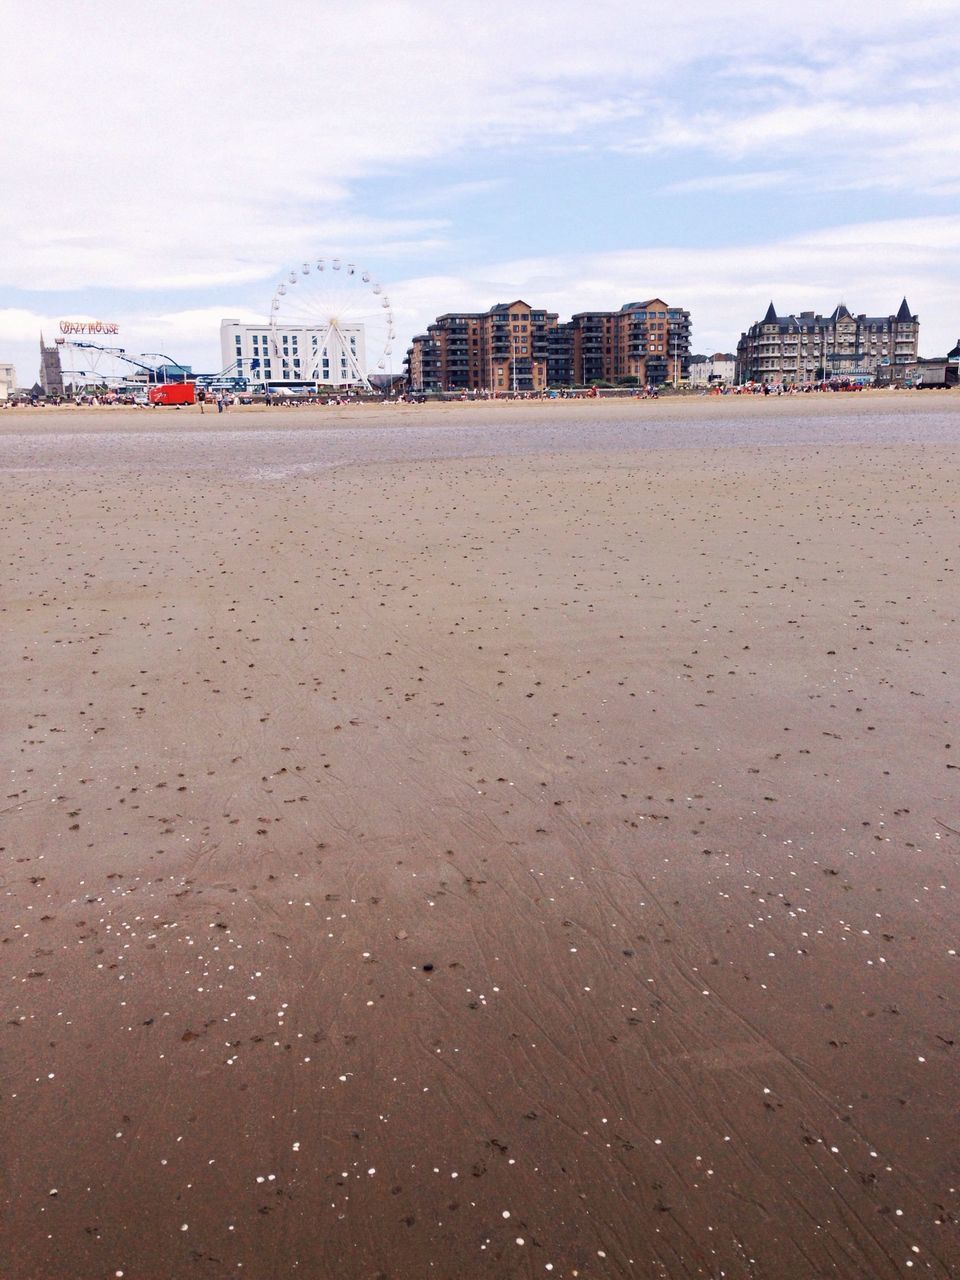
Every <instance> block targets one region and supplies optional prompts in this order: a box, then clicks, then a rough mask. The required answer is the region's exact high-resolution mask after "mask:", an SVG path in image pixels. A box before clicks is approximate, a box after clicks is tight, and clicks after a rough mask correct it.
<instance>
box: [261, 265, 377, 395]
mask: <svg viewBox="0 0 960 1280" xmlns="http://www.w3.org/2000/svg"><path fill="white" fill-rule="evenodd" d="M395 338H396V328H395V325H394V317H393V310H392V308H391V306H390V299H389V298H388V297H387V295H386V294H385V293H384V291H383V286H382V285H380V284H379V283H378V282H377V281H376V280H374V279H373V277H372V276H371V274H370V272H369V271H366V270H364V269H363V268H362V267H358V266H357V265H356V264H355V263H353V262H344V261H342V260H341V259H340V258H331V259H324V258H315V259H313V260H312V261H309V262H304V263H302V264H301V265H300V266H298V267H294V268H293V269H292V270H291V271H289V272H288V273H287V274H286V275H285V276H284V278H283V280H281V282H280V284H279V285H278V286H277V290H276V292H275V293H274V295H273V300H272V301H271V303H270V339H271V346H272V354H273V357H274V359H275V360H276V361H277V365H278V369H279V370H282V374H283V379H284V381H292V382H302V383H307V382H312V383H326V384H329V385H332V386H361V387H364V388H365V389H366V390H370V389H371V387H370V375H371V374H374V375H376V374H384V373H388V372H389V373H392V359H391V357H392V353H393V343H394V339H395Z"/></svg>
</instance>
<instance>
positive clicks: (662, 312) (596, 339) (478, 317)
mask: <svg viewBox="0 0 960 1280" xmlns="http://www.w3.org/2000/svg"><path fill="white" fill-rule="evenodd" d="M689 360H690V313H689V311H684V310H683V309H682V308H679V307H670V306H668V305H667V303H665V302H664V301H663V300H662V299H660V298H651V299H648V300H647V301H645V302H629V303H627V304H626V305H625V306H623V307H621V308H620V310H619V311H582V312H579V313H578V314H577V315H575V316H573V317H572V318H571V319H570V320H568V321H566V322H564V323H562V324H561V323H560V322H559V317H558V316H557V315H556V313H554V312H550V311H545V310H538V309H537V308H535V307H531V305H530V304H529V303H527V302H524V301H523V300H522V299H520V298H518V299H515V300H514V301H513V302H509V303H497V305H496V306H493V307H491V308H490V310H489V311H484V312H469V313H465V312H457V313H453V312H451V313H447V314H446V315H441V316H438V317H437V319H436V320H435V321H434V323H433V324H431V325H429V326H428V328H427V331H426V333H421V334H417V336H416V337H415V338H414V339H413V343H412V345H411V347H410V349H409V350H408V352H407V357H406V362H405V363H406V367H407V377H408V381H409V384H410V386H411V388H412V389H413V390H415V391H426V392H441V391H474V392H493V393H504V392H538V391H544V390H546V389H547V387H571V386H587V385H590V384H596V383H614V384H615V383H621V384H630V383H636V384H637V385H638V386H639V385H643V386H646V385H654V386H659V385H661V384H662V383H664V382H667V381H673V382H674V383H679V382H680V381H681V380H682V379H684V378H685V377H686V373H687V366H688V364H689Z"/></svg>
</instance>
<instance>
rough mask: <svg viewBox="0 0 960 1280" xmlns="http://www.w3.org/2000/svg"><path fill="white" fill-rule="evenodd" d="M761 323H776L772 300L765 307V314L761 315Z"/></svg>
mask: <svg viewBox="0 0 960 1280" xmlns="http://www.w3.org/2000/svg"><path fill="white" fill-rule="evenodd" d="M761 323H762V324H776V323H777V313H776V311H775V310H774V307H773V302H771V303H770V305H769V307H767V314H766V315H765V316H764V317H763V320H762V321H761Z"/></svg>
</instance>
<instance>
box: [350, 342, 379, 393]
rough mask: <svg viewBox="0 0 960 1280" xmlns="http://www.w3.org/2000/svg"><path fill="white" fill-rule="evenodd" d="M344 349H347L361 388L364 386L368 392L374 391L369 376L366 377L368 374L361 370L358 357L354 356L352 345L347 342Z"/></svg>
mask: <svg viewBox="0 0 960 1280" xmlns="http://www.w3.org/2000/svg"><path fill="white" fill-rule="evenodd" d="M344 348H345V350H346V352H347V357H348V359H349V361H350V364H351V366H352V368H353V372H354V373H355V374H356V375H357V380H358V381H359V383H360V385H361V386H362V387H363V388H364V389H365V390H366V391H372V390H373V387H372V386H371V385H370V379H369V378H368V377H367V375H366V374H365V373H364V372H363V370H362V369H361V368H360V364H359V362H358V360H357V357H356V356H355V355H354V353H353V348H352V347H351V346H350V343H349V342H345V343H344Z"/></svg>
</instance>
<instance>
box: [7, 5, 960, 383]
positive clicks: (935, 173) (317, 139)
mask: <svg viewBox="0 0 960 1280" xmlns="http://www.w3.org/2000/svg"><path fill="white" fill-rule="evenodd" d="M0 22H2V26H0V29H2V30H3V31H4V32H5V33H6V45H7V47H6V51H5V55H4V64H3V69H2V74H0V122H2V128H0V173H2V174H3V175H4V177H3V180H2V182H3V188H2V199H0V361H5V360H12V361H13V362H14V363H15V364H16V366H17V373H18V377H19V381H20V382H21V384H24V385H30V384H31V383H32V382H33V381H34V379H35V378H36V376H37V370H38V365H39V360H38V341H39V335H40V332H41V330H43V332H44V335H45V336H46V337H47V340H48V341H49V340H50V338H51V337H53V336H54V335H55V334H56V332H58V329H59V321H60V320H61V319H65V318H71V319H87V320H91V319H98V320H103V321H107V322H113V323H117V324H118V325H119V326H120V333H119V335H118V337H116V338H113V339H105V340H104V341H107V342H112V343H116V344H118V345H122V346H124V347H125V348H126V350H127V351H128V352H140V351H151V352H152V351H163V352H167V353H169V354H170V355H172V356H173V357H174V358H175V359H176V360H178V361H181V362H183V363H187V364H192V365H193V367H194V368H195V369H196V370H198V371H215V370H217V369H219V367H220V365H221V360H220V345H219V325H220V320H221V319H222V318H224V317H237V318H241V319H249V320H258V319H260V318H265V317H266V316H267V315H268V313H269V310H270V300H271V298H272V296H273V294H274V291H275V289H276V287H277V283H278V282H279V281H280V280H281V279H283V277H284V275H285V274H286V272H287V271H288V270H289V269H290V268H291V267H295V266H297V265H298V264H299V263H301V262H303V261H304V260H306V259H311V260H315V259H316V258H317V257H324V258H326V259H329V258H332V257H333V256H335V255H338V254H339V255H342V256H343V258H344V260H345V261H346V260H348V259H349V260H350V261H354V262H356V263H357V264H358V266H362V267H365V268H367V269H368V270H369V271H370V272H371V273H372V275H373V276H374V278H375V279H377V280H379V281H382V282H383V285H384V288H385V290H386V292H387V293H388V294H389V297H390V299H391V303H392V306H393V310H394V314H395V318H396V328H397V331H398V339H397V342H396V344H395V350H396V352H397V354H396V355H395V356H394V357H393V359H394V361H395V368H396V369H397V370H399V366H400V361H401V360H402V353H403V351H404V350H405V349H406V347H407V345H408V343H409V339H410V338H411V337H412V336H413V334H414V333H418V332H421V331H422V330H423V329H424V328H425V326H426V325H427V324H428V323H429V322H430V321H431V320H432V319H433V317H434V316H436V315H437V314H441V313H443V312H447V311H458V310H471V311H481V310H486V309H487V308H489V307H490V306H492V305H494V304H495V303H497V302H504V301H511V300H513V299H514V298H518V297H520V298H524V299H525V300H526V301H528V302H530V303H531V304H533V305H535V306H543V307H546V308H548V309H550V310H553V311H557V312H559V314H560V318H561V319H566V318H568V317H569V316H570V315H571V314H573V313H574V312H576V311H582V310H590V309H616V308H619V307H620V306H622V305H623V304H624V303H626V302H631V301H635V300H639V299H643V298H649V297H654V296H659V297H661V298H664V299H665V300H666V301H667V302H668V303H670V304H671V305H675V306H682V307H685V308H687V309H688V310H689V311H690V312H691V315H692V329H693V336H692V342H693V349H694V350H695V351H701V352H713V351H726V350H733V349H735V347H736V342H737V339H738V337H739V335H740V333H741V331H742V330H743V329H745V328H746V327H747V326H749V325H750V324H752V323H753V322H754V321H755V320H758V319H760V317H761V316H762V315H763V313H764V311H765V310H766V307H767V304H768V303H769V302H770V301H771V300H773V302H774V304H775V306H776V308H777V310H778V311H779V312H781V313H789V312H793V311H800V310H814V311H818V312H823V313H828V312H829V311H831V310H833V308H834V307H835V306H836V305H837V304H838V303H839V302H844V303H845V304H846V305H847V306H848V307H849V308H850V309H851V311H853V312H855V313H856V312H867V313H868V314H879V315H887V314H889V313H891V312H894V311H896V309H897V308H898V306H899V304H900V300H901V298H902V297H903V296H906V297H907V300H908V302H909V304H910V307H911V310H912V311H914V312H915V313H918V314H919V316H920V350H921V354H926V355H938V354H943V353H944V352H945V351H946V350H947V349H948V348H949V347H951V346H953V344H954V343H955V342H956V340H957V338H958V336H960V169H958V166H957V155H958V153H960V3H958V0H910V3H909V4H905V3H902V0H899V2H898V3H891V2H890V0H871V2H870V3H864V2H862V0H844V2H843V3H837V0H805V3H804V4H803V5H802V6H797V5H785V4H784V5H782V4H777V3H773V2H772V0H729V2H728V3H727V4H724V5H721V4H717V3H716V0H709V3H702V2H701V0H676V3H674V4H672V5H663V4H657V5H654V4H651V3H649V2H644V0H639V2H638V0H630V2H629V3H627V2H626V0H592V2H591V3H590V4H589V5H587V4H584V3H582V0H575V2H572V0H526V2H525V3H524V4H522V5H517V4H515V3H513V2H509V3H507V2H503V0H487V2H486V3H483V4H480V3H470V2H469V0H464V2H461V3H458V4H453V3H450V0H352V2H351V3H343V0H340V2H339V3H337V4H331V3H330V2H329V0H309V2H308V3H300V0H277V3H275V4H264V3H263V0H258V2H257V3H250V2H248V0H231V2H230V3H222V2H221V0H206V2H205V3H201V4H197V3H196V2H195V0H190V2H189V3H185V2H183V0H166V2H165V3H164V4H162V5H157V4H156V3H155V0H151V3H149V4H147V3H144V2H143V0H124V3H115V0H89V2H88V3H86V4H83V5H78V4H77V3H75V0H69V2H67V0H41V2H40V3H37V4H35V5H32V6H29V7H28V6H26V5H25V4H24V3H23V0H0Z"/></svg>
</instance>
